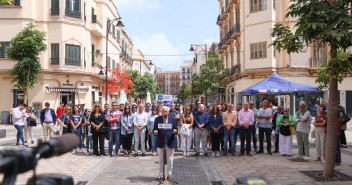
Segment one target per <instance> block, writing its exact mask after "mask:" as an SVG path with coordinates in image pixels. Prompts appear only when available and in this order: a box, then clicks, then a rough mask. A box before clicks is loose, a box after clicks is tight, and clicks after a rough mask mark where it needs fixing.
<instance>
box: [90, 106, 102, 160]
mask: <svg viewBox="0 0 352 185" xmlns="http://www.w3.org/2000/svg"><path fill="white" fill-rule="evenodd" d="M92 110H93V111H92V113H91V115H90V119H89V122H90V125H91V128H90V129H91V131H92V135H93V155H95V156H99V155H100V156H105V151H104V142H105V133H104V129H103V125H104V121H105V116H104V112H103V107H102V106H101V104H100V103H96V104H94V105H93V107H92ZM98 140H99V148H100V151H98Z"/></svg>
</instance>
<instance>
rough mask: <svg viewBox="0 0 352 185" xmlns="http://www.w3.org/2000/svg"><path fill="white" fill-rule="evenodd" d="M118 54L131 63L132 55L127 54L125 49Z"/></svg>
mask: <svg viewBox="0 0 352 185" xmlns="http://www.w3.org/2000/svg"><path fill="white" fill-rule="evenodd" d="M120 56H122V59H124V60H126V61H127V62H130V63H131V64H132V57H131V56H130V55H128V54H127V52H126V51H124V50H123V51H122V53H120Z"/></svg>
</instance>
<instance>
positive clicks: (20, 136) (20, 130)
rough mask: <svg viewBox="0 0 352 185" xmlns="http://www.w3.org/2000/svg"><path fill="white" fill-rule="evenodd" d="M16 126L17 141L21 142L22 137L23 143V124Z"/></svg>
mask: <svg viewBox="0 0 352 185" xmlns="http://www.w3.org/2000/svg"><path fill="white" fill-rule="evenodd" d="M15 128H16V129H17V143H19V142H20V139H21V141H22V144H24V137H23V125H15Z"/></svg>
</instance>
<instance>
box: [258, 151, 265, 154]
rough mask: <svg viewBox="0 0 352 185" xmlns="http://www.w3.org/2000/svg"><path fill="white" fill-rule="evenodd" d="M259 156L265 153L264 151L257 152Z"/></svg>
mask: <svg viewBox="0 0 352 185" xmlns="http://www.w3.org/2000/svg"><path fill="white" fill-rule="evenodd" d="M256 153H257V154H262V153H264V152H263V151H258V152H256Z"/></svg>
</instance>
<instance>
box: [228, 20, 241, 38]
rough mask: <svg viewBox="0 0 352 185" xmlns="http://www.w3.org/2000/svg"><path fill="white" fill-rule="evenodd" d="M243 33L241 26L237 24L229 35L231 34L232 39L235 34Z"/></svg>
mask: <svg viewBox="0 0 352 185" xmlns="http://www.w3.org/2000/svg"><path fill="white" fill-rule="evenodd" d="M239 32H241V24H239V23H237V24H234V25H233V26H232V28H231V30H230V32H229V33H231V35H230V36H231V37H232V36H233V35H234V34H235V33H239Z"/></svg>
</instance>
